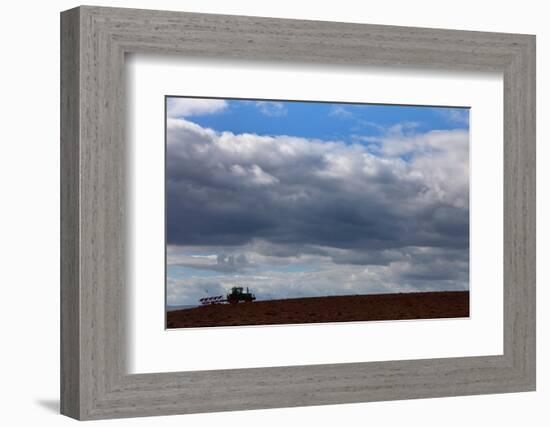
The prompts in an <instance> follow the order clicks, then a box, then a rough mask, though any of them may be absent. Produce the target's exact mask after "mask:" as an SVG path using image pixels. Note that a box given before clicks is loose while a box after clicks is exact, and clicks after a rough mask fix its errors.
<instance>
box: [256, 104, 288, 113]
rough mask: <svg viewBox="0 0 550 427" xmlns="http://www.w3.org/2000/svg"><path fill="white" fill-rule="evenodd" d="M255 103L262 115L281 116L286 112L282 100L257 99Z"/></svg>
mask: <svg viewBox="0 0 550 427" xmlns="http://www.w3.org/2000/svg"><path fill="white" fill-rule="evenodd" d="M255 105H256V107H258V110H259V111H260V113H262V114H263V115H264V116H269V117H281V116H285V115H286V113H287V110H286V107H285V104H284V103H282V102H271V101H258V102H256V103H255Z"/></svg>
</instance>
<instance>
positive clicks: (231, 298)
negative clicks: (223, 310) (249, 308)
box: [199, 286, 256, 305]
mask: <svg viewBox="0 0 550 427" xmlns="http://www.w3.org/2000/svg"><path fill="white" fill-rule="evenodd" d="M243 289H244V288H243V287H242V286H233V287H232V288H231V292H229V293H228V294H227V295H226V297H225V298H224V297H223V295H216V296H214V297H204V298H201V299H199V302H200V303H201V305H214V304H224V303H229V304H238V303H240V302H241V301H243V302H252V301H254V300H255V299H256V296H255V295H254V294H253V293H252V292H250V290H249V289H248V287H247V288H246V292H244V290H243Z"/></svg>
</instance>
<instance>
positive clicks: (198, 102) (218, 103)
mask: <svg viewBox="0 0 550 427" xmlns="http://www.w3.org/2000/svg"><path fill="white" fill-rule="evenodd" d="M227 106H228V104H227V102H226V101H224V100H223V99H204V98H168V99H167V116H168V117H171V118H178V117H191V116H200V115H204V114H213V113H218V112H220V111H223V110H225V109H226V108H227Z"/></svg>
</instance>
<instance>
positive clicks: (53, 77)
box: [0, 0, 550, 426]
mask: <svg viewBox="0 0 550 427" xmlns="http://www.w3.org/2000/svg"><path fill="white" fill-rule="evenodd" d="M78 4H80V3H79V2H75V1H52V2H48V3H45V2H42V3H41V2H38V1H30V2H25V3H15V2H11V3H8V4H7V5H5V6H4V9H3V12H4V13H3V17H4V20H3V23H2V26H0V31H1V32H2V34H1V35H2V40H3V48H4V49H3V56H2V68H0V70H1V71H0V74H1V77H2V78H1V79H0V89H1V90H0V94H1V96H0V100H1V103H0V108H1V110H0V113H1V116H0V117H2V120H1V123H2V124H1V126H0V135H1V139H0V140H1V141H2V144H0V182H1V186H2V191H1V193H0V195H1V196H0V197H1V204H2V209H0V227H1V228H0V231H1V233H0V236H1V237H0V242H1V243H0V251H1V252H0V256H1V258H0V259H2V276H1V278H2V279H1V283H2V285H3V286H2V294H1V298H0V302H1V306H0V307H1V308H0V316H1V323H0V324H1V325H2V336H3V344H2V352H0V361H1V362H2V367H3V368H4V375H3V376H2V387H1V388H0V393H1V394H2V398H3V399H2V400H3V401H4V402H6V405H4V408H5V409H4V410H3V411H2V414H1V415H0V419H1V420H2V421H3V422H4V423H6V424H8V423H9V425H28V424H31V423H33V422H34V423H36V424H38V423H40V425H46V426H49V425H52V426H53V425H55V426H57V425H60V426H63V425H69V423H74V421H72V420H70V419H68V418H65V417H61V416H59V415H57V406H58V378H59V372H58V358H59V350H58V349H59V334H58V331H59V319H58V313H59V292H58V287H59V221H58V217H59V110H58V105H59V83H58V82H59V12H60V11H61V10H64V9H68V8H71V7H73V6H76V5H78ZM92 4H96V5H103V6H120V7H134V8H149V9H150V8H156V9H167V10H186V11H193V12H210V13H228V14H243V15H258V16H272V17H281V18H302V19H320V20H333V21H349V22H364V23H373V24H395V25H409V26H425V27H441V28H454V29H463V30H483V31H503V32H518V33H531V34H533V33H534V34H537V37H538V39H537V44H538V49H537V60H538V65H537V74H538V90H537V93H538V106H537V108H538V110H537V111H538V113H537V116H538V120H537V123H538V141H539V142H541V141H545V140H547V139H548V137H549V136H550V135H549V129H550V127H549V126H548V125H547V124H545V123H544V122H543V118H544V117H548V115H549V114H550V105H549V102H550V97H549V96H548V95H549V93H548V78H547V77H545V76H548V75H550V29H548V27H547V25H546V24H547V20H546V19H545V18H544V15H545V10H544V4H543V3H542V2H538V1H535V0H524V1H522V2H521V3H520V4H519V3H517V2H496V1H494V2H493V1H487V2H483V3H481V2H479V1H475V0H463V1H461V2H456V3H453V4H442V3H440V2H437V1H430V0H418V1H416V2H407V1H405V0H399V1H397V0H394V1H392V0H388V1H386V2H369V4H367V3H364V4H363V3H361V2H357V1H354V0H340V1H338V2H328V1H325V2H319V1H314V0H302V1H301V2H296V1H293V0H279V1H277V2H275V1H271V2H257V1H253V0H232V1H231V2H228V1H224V0H187V1H185V2H181V1H175V0H172V1H168V0H157V1H151V0H149V1H145V0H142V1H115V0H113V1H96V2H93V3H92ZM537 155H538V164H539V167H538V174H539V176H538V189H539V191H538V194H539V202H538V218H539V223H538V235H539V237H538V242H539V243H538V246H539V252H538V259H539V260H540V262H539V266H538V269H539V271H538V283H539V287H538V319H537V320H538V336H539V346H538V352H539V354H538V360H539V369H538V378H539V379H538V384H539V386H538V389H539V391H538V392H536V393H523V394H510V395H487V396H473V397H461V398H443V399H429V400H414V401H403V402H399V401H397V402H381V403H368V404H353V405H341V406H331V407H319V408H314V407H313V408H312V407H310V408H295V409H277V410H265V411H251V412H250V411H249V412H240V413H223V414H206V415H191V416H185V417H181V416H179V417H162V418H158V419H154V423H155V425H161V426H163V425H181V423H182V422H185V423H187V425H189V426H195V425H196V426H199V425H200V426H217V425H220V424H225V425H227V426H232V425H240V426H257V425H258V424H260V423H261V424H262V425H265V426H280V425H281V424H283V425H284V424H289V423H292V424H293V425H295V424H297V423H308V424H317V425H319V426H325V425H326V426H329V425H334V424H336V423H342V422H345V423H346V424H347V425H351V426H353V425H364V423H365V421H366V420H368V421H369V422H371V423H374V424H382V423H384V424H387V425H407V426H416V425H418V426H420V425H422V426H440V425H441V424H442V420H443V422H444V423H445V425H446V426H455V425H456V426H464V425H467V424H468V423H473V422H476V421H478V420H490V421H491V423H493V424H496V425H501V426H515V425H518V424H520V423H522V424H525V423H527V424H529V425H533V426H537V425H541V426H542V425H544V422H545V421H546V419H547V418H548V414H547V409H546V407H545V402H548V400H549V398H550V370H549V369H548V368H547V366H545V364H544V360H545V359H548V351H549V349H550V334H549V333H548V331H547V326H545V325H546V324H550V322H549V320H550V316H549V314H548V310H547V309H546V307H545V306H547V305H548V303H549V302H550V301H549V297H550V292H549V291H548V290H547V289H544V287H543V286H542V284H544V283H547V282H548V281H549V279H550V270H549V269H548V268H545V266H544V260H545V259H548V257H549V256H550V252H549V250H550V249H549V244H550V239H549V237H550V232H549V227H548V225H547V224H545V223H544V222H543V220H542V219H543V218H544V217H549V216H550V199H549V197H548V195H549V192H548V191H547V190H546V188H545V185H544V183H545V182H550V172H549V171H548V169H546V170H545V169H544V168H543V167H542V166H543V165H545V164H547V163H548V161H550V148H548V145H545V144H543V143H542V142H541V143H539V146H538V152H537ZM22 369H27V370H28V372H29V374H28V375H25V376H24V377H21V376H20V375H19V374H18V371H19V370H22ZM151 422H153V420H152V419H130V420H116V421H109V423H111V424H113V425H128V426H130V425H136V426H137V425H150V424H151Z"/></svg>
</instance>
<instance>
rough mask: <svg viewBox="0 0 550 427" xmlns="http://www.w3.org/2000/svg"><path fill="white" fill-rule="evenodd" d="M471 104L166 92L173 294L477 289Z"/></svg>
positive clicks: (181, 300) (181, 299)
mask: <svg viewBox="0 0 550 427" xmlns="http://www.w3.org/2000/svg"><path fill="white" fill-rule="evenodd" d="M468 123H469V109H467V108H450V107H431V106H430V107H428V106H426V107H424V106H398V105H374V104H344V103H324V102H323V103H321V102H294V101H258V100H237V99H210V98H186V97H167V98H166V144H167V149H166V214H167V215H166V217H167V224H166V244H167V284H166V290H167V304H168V305H195V304H197V303H198V299H199V298H202V297H204V296H215V295H225V294H226V293H227V292H228V290H229V289H230V288H231V287H232V286H237V285H240V286H245V287H247V286H248V287H249V288H250V289H251V290H252V291H253V292H254V293H255V294H256V297H257V298H258V299H259V300H265V299H279V298H299V297H313V296H325V295H355V294H376V293H394V292H422V291H434V290H465V289H468V286H469V285H468V271H469V124H468Z"/></svg>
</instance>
